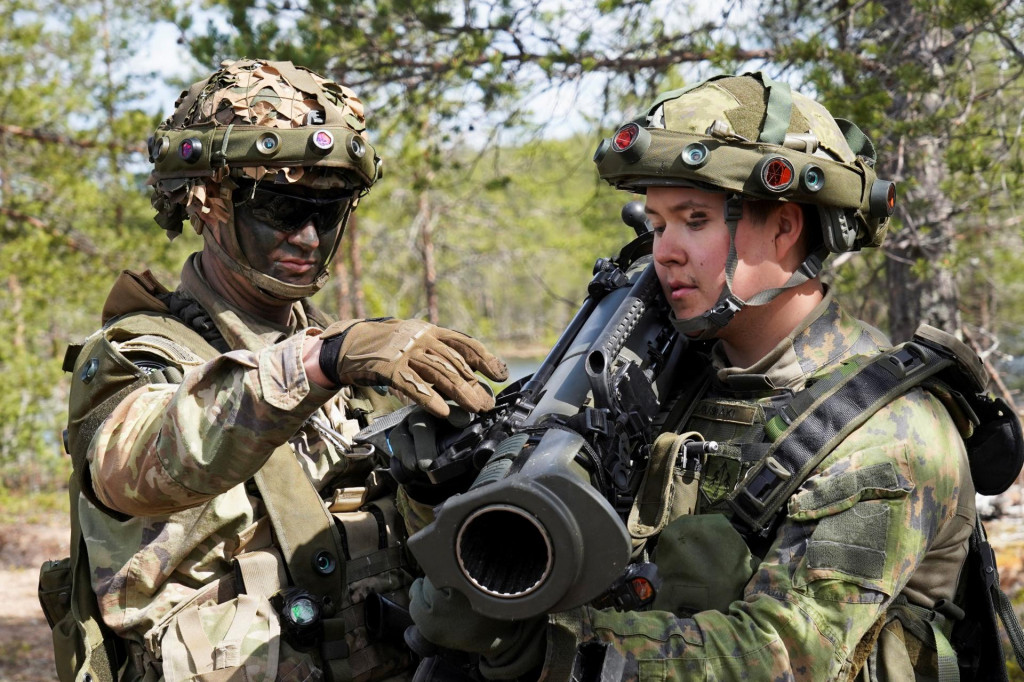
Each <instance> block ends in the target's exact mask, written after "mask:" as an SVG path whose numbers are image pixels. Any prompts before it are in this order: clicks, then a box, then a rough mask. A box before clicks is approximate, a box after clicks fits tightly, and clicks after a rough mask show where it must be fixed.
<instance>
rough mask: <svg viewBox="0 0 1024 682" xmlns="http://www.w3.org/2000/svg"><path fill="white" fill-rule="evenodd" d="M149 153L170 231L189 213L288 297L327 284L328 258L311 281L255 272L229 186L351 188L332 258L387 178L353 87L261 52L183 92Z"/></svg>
mask: <svg viewBox="0 0 1024 682" xmlns="http://www.w3.org/2000/svg"><path fill="white" fill-rule="evenodd" d="M149 156H150V161H151V162H152V163H153V166H154V168H153V171H152V173H151V174H150V177H149V181H148V182H149V184H150V185H152V186H153V188H154V191H153V197H152V203H153V207H154V208H155V209H156V210H157V215H156V221H157V223H159V224H160V225H161V227H163V228H164V229H165V230H167V232H168V236H169V237H170V238H172V239H173V238H174V237H175V236H177V235H178V234H181V230H182V223H183V221H184V220H185V218H188V219H189V220H190V222H191V224H192V226H193V227H194V228H195V230H196V232H198V233H199V234H202V235H203V238H204V240H205V241H206V244H207V246H208V247H210V250H211V251H212V252H213V254H214V255H216V257H217V258H219V259H220V260H221V261H223V262H224V264H225V265H227V266H228V267H229V268H231V269H232V270H233V271H235V272H238V273H239V274H241V275H243V276H244V277H246V279H248V280H249V281H250V282H251V283H252V284H254V285H255V286H256V287H258V288H259V289H260V290H262V291H264V292H265V293H267V294H269V295H270V296H273V297H274V298H279V299H286V300H295V299H298V298H302V297H305V296H309V295H311V294H313V293H315V292H316V291H318V290H319V289H320V288H321V287H323V285H324V283H326V281H327V278H328V276H329V275H328V270H327V265H328V264H329V261H330V258H329V259H328V263H324V266H323V269H322V270H321V272H320V273H318V275H317V277H316V280H315V281H314V282H313V283H312V284H309V285H295V284H288V283H285V282H282V281H280V280H277V279H275V278H272V277H270V276H268V275H265V274H263V273H261V272H258V271H257V270H255V269H254V268H253V267H252V266H251V265H250V264H249V262H248V260H247V258H246V257H245V255H244V254H243V252H242V249H241V246H240V245H239V240H238V235H237V232H236V225H235V219H234V206H233V203H232V200H231V195H232V191H233V190H236V189H237V188H238V187H240V186H248V185H254V184H268V183H269V184H273V185H276V186H278V187H281V186H285V187H287V186H302V187H305V188H309V189H310V190H335V191H337V192H338V193H339V194H340V195H342V196H344V195H345V194H346V193H347V194H348V195H349V196H350V197H351V199H350V201H349V208H348V210H346V211H345V212H344V215H343V218H342V220H341V229H339V230H337V231H336V237H335V243H334V245H333V248H332V249H331V250H330V254H331V257H333V255H334V253H335V252H336V250H337V247H338V243H339V241H340V238H341V235H342V233H343V231H344V225H345V222H346V221H347V219H348V215H349V213H350V211H351V209H353V208H355V206H356V205H357V203H358V201H359V198H360V197H361V196H362V195H363V194H365V193H366V192H367V191H368V190H369V188H370V186H371V185H372V184H373V183H374V182H375V181H376V180H377V179H378V178H379V177H380V158H379V157H378V156H377V154H376V152H375V151H374V149H373V147H371V146H370V144H369V142H368V141H367V137H366V126H365V121H364V118H363V104H362V102H361V101H360V100H359V98H358V97H357V96H356V95H355V93H354V92H352V91H351V90H350V89H348V88H346V87H345V86H343V85H339V84H337V83H334V82H332V81H330V80H327V79H326V78H323V77H322V76H320V75H318V74H316V73H314V72H313V71H310V70H308V69H306V68H304V67H300V66H295V65H293V64H292V63H291V62H273V61H266V60H262V59H255V60H251V59H243V60H238V61H226V62H223V63H222V65H221V68H220V70H218V71H217V72H215V73H214V74H213V75H211V76H210V77H209V78H207V79H205V80H202V81H199V82H197V83H194V84H193V85H192V86H191V87H190V88H189V89H188V90H187V91H185V92H183V93H182V94H181V96H180V97H179V98H178V101H177V102H176V103H175V109H174V113H173V114H172V115H171V117H170V118H168V119H167V120H166V121H164V122H163V123H162V124H161V125H160V126H159V127H158V129H157V131H156V132H155V133H154V135H153V136H152V137H151V138H150V140H149Z"/></svg>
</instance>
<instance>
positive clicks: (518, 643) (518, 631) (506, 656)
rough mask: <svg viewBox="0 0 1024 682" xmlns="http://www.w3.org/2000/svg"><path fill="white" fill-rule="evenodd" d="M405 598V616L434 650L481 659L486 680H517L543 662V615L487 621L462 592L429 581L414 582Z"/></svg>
mask: <svg viewBox="0 0 1024 682" xmlns="http://www.w3.org/2000/svg"><path fill="white" fill-rule="evenodd" d="M409 597H410V600H411V601H410V603H409V615H410V616H412V620H413V623H415V624H416V627H417V629H418V630H419V632H420V634H421V635H422V636H423V637H425V638H426V639H428V640H429V641H431V642H433V643H434V644H436V645H437V646H440V647H444V648H446V649H456V650H458V651H469V652H472V653H477V654H480V655H481V656H482V657H483V660H482V661H481V665H480V669H481V672H482V673H483V674H484V676H485V677H487V678H489V679H515V678H517V677H519V676H521V675H524V674H526V673H527V672H529V671H531V670H534V669H535V668H538V667H539V666H540V665H541V663H543V661H544V650H545V642H546V640H545V635H546V628H545V624H546V622H547V619H546V618H545V617H544V616H537V617H536V618H531V619H528V620H518V621H516V620H512V621H510V620H497V619H495V618H490V617H488V616H484V615H481V614H479V613H477V612H476V611H474V610H473V609H472V607H470V605H469V600H468V599H466V597H465V596H463V594H462V593H461V592H459V591H457V590H453V589H451V588H449V587H445V588H441V589H438V588H436V587H434V584H433V583H431V582H430V578H417V579H416V581H415V582H413V584H412V587H411V588H410V589H409Z"/></svg>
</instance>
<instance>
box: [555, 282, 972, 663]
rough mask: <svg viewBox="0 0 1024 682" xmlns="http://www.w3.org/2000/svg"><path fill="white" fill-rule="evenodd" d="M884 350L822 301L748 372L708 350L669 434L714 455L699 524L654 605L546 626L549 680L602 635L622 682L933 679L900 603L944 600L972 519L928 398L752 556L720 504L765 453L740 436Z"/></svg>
mask: <svg viewBox="0 0 1024 682" xmlns="http://www.w3.org/2000/svg"><path fill="white" fill-rule="evenodd" d="M885 343H886V342H885V340H884V338H883V337H882V335H881V334H880V333H879V332H877V331H876V330H873V329H872V328H870V327H868V326H867V325H864V324H863V323H860V322H858V321H857V320H854V319H852V318H850V317H849V316H847V315H846V314H845V313H844V312H842V311H841V309H840V308H839V306H838V305H837V304H836V303H835V302H834V301H833V300H832V297H831V295H828V296H827V297H826V299H825V301H823V302H822V304H821V305H820V306H819V307H818V308H817V309H816V310H815V311H814V312H813V313H812V314H811V315H810V316H809V317H808V319H807V320H805V322H804V323H803V324H802V325H801V326H800V327H799V328H798V329H797V330H795V331H794V332H793V334H791V335H790V337H789V338H787V339H785V340H784V341H783V342H782V343H780V345H779V346H778V347H776V348H775V349H774V351H773V352H772V353H770V354H769V355H768V356H767V357H766V358H764V359H763V360H762V361H761V362H759V363H758V364H757V365H756V366H754V367H751V368H747V369H737V368H733V367H728V366H727V363H726V361H725V358H724V356H723V355H721V353H720V352H718V349H717V348H716V349H715V351H714V352H713V355H714V357H713V360H714V365H715V367H716V368H717V378H716V380H715V381H713V382H712V387H711V388H710V389H709V391H708V393H707V394H706V395H705V396H704V398H703V399H702V400H701V401H699V402H698V403H697V405H696V407H695V409H694V411H693V412H692V414H691V416H690V417H689V419H688V421H687V423H686V424H685V425H681V426H680V427H678V428H675V429H674V430H675V432H676V433H680V434H682V433H685V432H698V433H700V434H701V435H702V436H703V437H704V438H706V439H707V440H717V441H719V442H720V443H721V444H722V446H721V447H720V449H719V451H718V452H717V453H714V454H712V455H709V456H708V459H707V461H706V462H704V466H703V469H702V471H701V478H700V479H699V493H697V494H695V495H694V499H696V505H695V506H696V510H695V511H694V513H693V514H687V513H685V511H684V512H682V513H677V514H676V515H675V516H676V518H674V519H672V520H670V521H669V522H668V524H667V525H666V526H665V527H664V529H663V530H662V531H661V533H660V535H659V536H658V538H657V542H656V546H655V547H654V548H653V552H652V555H653V559H654V561H655V562H656V563H657V564H658V568H659V573H660V574H661V575H662V577H663V579H664V584H663V585H662V587H661V590H660V592H659V595H658V597H657V600H656V602H655V604H654V610H651V611H645V612H625V613H621V612H616V611H614V610H597V609H594V608H592V607H581V608H578V609H574V610H571V611H568V612H565V613H561V614H555V615H552V616H550V618H549V628H548V645H547V660H546V662H545V673H546V674H545V678H546V679H564V677H565V673H566V671H567V670H569V668H570V666H571V661H572V658H573V656H574V654H575V652H576V648H577V646H578V645H579V644H580V643H581V642H585V641H593V640H597V641H601V642H606V643H610V644H611V645H612V646H614V648H615V649H617V650H618V651H619V652H621V653H622V654H623V655H624V657H625V659H626V676H625V678H626V679H640V680H750V681H757V680H765V681H769V680H771V681H773V682H777V681H780V680H805V681H807V682H812V681H813V682H823V681H825V680H847V679H849V680H853V679H857V680H875V679H893V680H895V679H900V680H904V679H905V680H914V679H919V680H920V679H937V675H936V673H935V667H936V665H937V663H936V657H935V652H934V649H933V648H932V649H931V650H929V647H928V644H927V642H925V644H924V645H922V642H921V641H920V638H923V639H924V640H927V639H928V636H927V632H923V633H922V632H921V630H920V629H919V628H918V629H915V628H914V627H908V625H912V623H911V621H912V620H913V619H908V618H904V617H902V616H903V615H906V614H905V613H903V612H901V604H903V603H904V601H903V600H904V599H905V600H906V601H907V602H909V603H910V604H915V605H919V606H924V607H929V608H930V607H932V606H933V605H934V604H935V603H936V602H937V601H938V600H940V599H945V600H949V601H952V600H953V599H954V597H955V592H956V589H957V584H958V579H959V575H960V571H961V569H962V566H963V562H964V558H965V556H966V553H967V543H968V539H969V536H970V533H971V528H972V524H973V520H974V488H973V485H972V483H971V479H970V473H969V468H968V465H967V459H966V453H965V451H964V447H963V443H962V440H961V438H960V436H959V435H958V432H957V429H956V428H955V426H954V424H953V422H952V420H951V418H950V416H949V414H948V413H947V411H946V409H945V408H944V407H943V405H942V403H940V402H939V400H938V399H937V398H935V397H934V396H932V395H931V394H930V393H927V392H925V391H923V390H921V389H915V390H913V391H911V392H910V393H908V394H906V395H904V396H903V397H900V398H898V399H896V400H894V401H893V402H891V403H890V404H888V405H887V406H886V407H884V408H882V409H881V410H880V411H879V412H877V413H876V414H875V415H874V416H872V417H871V418H870V419H869V420H868V421H867V422H866V423H864V424H863V425H862V426H861V427H860V428H859V429H857V430H856V431H854V432H853V433H852V434H851V435H850V436H849V437H848V438H847V439H846V440H845V441H844V442H842V443H841V444H840V445H839V446H838V447H837V448H835V449H834V450H833V451H832V452H831V453H830V454H829V455H828V456H827V457H826V458H825V459H824V460H823V461H822V462H821V463H820V465H819V466H818V467H817V468H816V469H815V471H814V472H813V473H812V475H811V476H810V477H809V478H808V479H807V480H806V481H804V482H803V484H802V485H801V486H800V487H799V488H798V489H797V491H796V493H795V494H794V495H793V496H792V497H791V498H790V500H789V503H788V506H787V507H786V508H785V509H783V511H782V518H781V521H780V523H779V525H778V526H777V528H776V530H775V531H774V535H772V536H771V537H770V538H769V539H768V543H770V545H769V544H768V543H766V546H767V550H766V552H765V553H764V557H763V559H759V558H758V557H757V556H756V555H754V556H752V555H751V554H750V552H749V551H748V548H747V545H746V543H745V542H744V541H743V539H742V538H741V537H740V535H739V534H738V533H737V532H736V531H735V530H734V529H733V528H732V526H731V525H730V524H729V522H728V521H727V520H726V517H725V513H726V512H727V510H728V508H727V507H726V506H725V504H724V498H725V497H726V495H728V493H730V492H731V491H732V490H733V489H734V487H735V486H736V485H737V483H738V482H739V481H740V479H741V478H742V476H743V474H744V472H745V471H747V470H748V469H749V467H750V466H751V465H752V463H753V461H754V459H755V458H756V457H757V455H758V453H759V452H760V453H763V452H764V446H762V447H761V449H760V450H759V449H758V446H757V445H747V446H743V447H741V446H740V443H754V444H757V443H761V442H763V441H765V440H766V437H765V435H764V428H763V425H764V423H765V422H766V421H767V420H768V419H769V418H770V417H771V416H772V414H773V409H774V408H775V407H776V406H777V405H778V403H779V401H780V400H783V399H784V396H785V395H787V394H788V393H789V392H790V391H791V390H800V389H801V388H803V387H804V386H805V385H806V384H807V383H808V381H809V380H813V378H814V377H816V376H819V375H821V374H822V373H823V372H824V371H825V370H827V369H828V368H832V367H835V366H836V365H837V364H838V363H839V362H840V361H842V360H844V359H846V358H848V357H851V356H853V355H858V354H871V353H874V352H877V350H878V347H879V346H881V345H885ZM674 490H675V489H674ZM676 492H677V494H682V491H681V490H676ZM670 507H671V505H670ZM651 544H654V543H651V542H650V541H649V542H648V549H651V548H650V545H651ZM761 551H764V549H762V550H761ZM894 600H896V601H895V602H894ZM903 611H904V612H905V611H906V609H903ZM897 614H898V615H900V616H901V617H896V615H897ZM924 630H928V626H927V624H926V625H925V626H924ZM912 631H916V632H918V633H920V634H919V635H918V638H915V636H914V634H913V633H912ZM880 670H881V671H884V676H882V677H880V678H876V677H875V676H874V675H875V674H877V673H878V672H879V671H880ZM922 673H923V674H924V675H925V676H924V677H920V676H916V675H920V674H922Z"/></svg>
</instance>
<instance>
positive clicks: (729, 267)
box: [594, 73, 895, 335]
mask: <svg viewBox="0 0 1024 682" xmlns="http://www.w3.org/2000/svg"><path fill="white" fill-rule="evenodd" d="M594 162H595V163H596V164H597V168H598V172H599V174H600V176H601V177H602V178H603V179H604V180H606V181H607V182H608V183H609V184H611V185H613V186H615V187H617V188H619V189H625V190H629V191H632V192H639V193H643V192H645V191H646V188H647V187H651V186H684V187H695V188H697V189H702V190H706V191H712V192H723V193H725V195H726V202H727V204H726V214H725V215H726V222H727V224H728V225H729V230H730V235H731V237H732V238H733V239H732V242H733V243H732V244H731V245H730V253H729V261H728V262H727V264H726V287H725V290H724V291H723V292H722V295H721V297H720V299H719V302H718V305H716V306H715V307H714V308H712V310H710V311H708V312H707V313H705V314H704V315H703V316H702V317H701V318H695V319H694V320H689V321H681V324H677V326H678V327H679V328H680V329H682V330H683V331H687V332H694V331H702V332H706V334H705V335H713V333H714V332H715V331H716V330H717V329H721V328H722V327H723V326H725V324H727V323H728V321H729V320H730V319H732V316H733V315H735V313H736V312H738V310H740V309H741V308H743V307H744V306H747V305H763V304H765V303H767V302H768V301H770V300H772V299H773V298H774V297H775V296H777V295H778V294H779V293H781V292H782V291H783V290H785V289H787V288H791V287H793V286H797V285H798V284H801V283H802V282H805V281H807V280H808V279H810V278H811V277H815V276H817V274H818V273H819V272H820V270H821V261H822V260H823V259H824V257H826V256H827V255H828V252H834V253H840V252H844V251H855V250H858V249H860V248H862V247H870V246H880V245H881V243H882V240H883V238H884V237H885V227H886V223H887V221H888V218H889V216H891V215H892V213H893V209H894V207H895V185H894V184H893V183H892V182H889V181H885V180H879V179H878V177H877V176H876V175H875V171H874V165H875V150H874V147H873V145H872V144H871V142H870V141H869V140H868V138H867V137H866V136H865V135H864V133H862V132H861V131H860V129H859V128H857V126H856V125H854V124H853V123H851V122H849V121H845V120H843V119H837V118H833V117H832V115H831V114H829V112H828V111H827V110H826V109H825V108H824V107H823V106H821V105H820V104H818V103H817V102H815V101H814V100H812V99H810V98H808V97H805V96H804V95H801V94H800V93H797V92H793V91H791V90H790V88H789V86H788V85H786V84H785V83H781V82H778V81H774V80H772V79H771V78H769V77H767V76H766V75H764V74H762V73H748V74H744V75H741V76H718V77H715V78H712V79H710V80H707V81H705V82H703V83H699V84H697V85H695V86H692V87H688V88H683V89H680V90H674V91H672V92H668V93H665V94H664V95H662V96H660V97H659V98H658V99H657V100H656V101H655V102H654V104H653V105H651V106H650V107H649V108H648V109H647V112H646V114H645V115H644V116H641V117H639V118H637V119H635V120H633V121H630V122H628V123H625V124H624V125H622V126H620V127H619V128H618V130H616V132H615V134H614V135H613V136H612V137H611V138H609V139H605V140H603V141H602V142H601V144H600V146H598V148H597V151H596V153H595V154H594ZM744 199H753V200H773V201H790V202H796V203H799V204H804V205H810V206H815V207H817V213H818V218H819V222H820V225H821V232H822V241H823V247H822V248H820V249H818V251H816V252H815V253H812V254H810V255H809V256H808V258H807V260H805V261H804V264H803V266H802V267H801V272H799V273H797V274H796V275H794V277H793V278H792V279H791V280H790V281H789V282H787V283H786V284H785V285H784V286H783V287H780V288H778V289H772V290H768V291H764V292H760V293H759V294H757V295H755V296H753V297H751V298H750V299H749V300H747V301H742V300H740V299H738V298H737V297H735V296H734V295H733V294H732V292H731V275H732V272H733V271H734V269H735V264H736V255H735V239H734V238H735V229H736V224H737V222H738V221H739V218H740V216H741V215H742V200H744Z"/></svg>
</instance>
